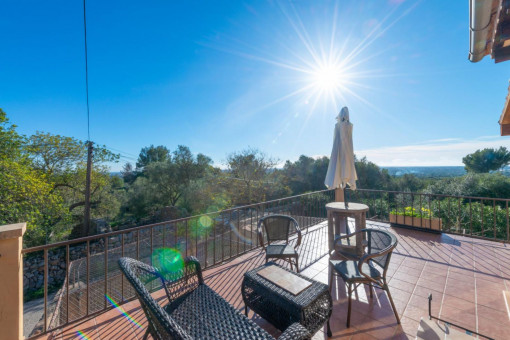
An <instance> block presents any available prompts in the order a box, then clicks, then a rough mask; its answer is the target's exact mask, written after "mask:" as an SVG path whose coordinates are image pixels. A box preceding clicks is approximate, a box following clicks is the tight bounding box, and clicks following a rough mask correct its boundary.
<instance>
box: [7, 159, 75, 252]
mask: <svg viewBox="0 0 510 340" xmlns="http://www.w3.org/2000/svg"><path fill="white" fill-rule="evenodd" d="M68 217H69V214H68V213H67V209H66V208H65V207H64V205H63V201H62V198H61V197H60V196H59V195H58V194H56V193H55V192H54V191H53V188H52V186H51V184H50V183H48V182H47V181H46V178H45V176H43V175H41V174H40V173H39V172H38V171H34V170H32V169H31V168H30V167H28V166H26V165H25V164H20V163H16V162H12V161H9V160H0V225H3V224H11V223H19V222H27V233H26V234H25V236H24V237H23V242H24V244H25V246H35V245H39V244H44V243H47V242H49V241H56V240H59V239H60V238H61V237H60V236H61V234H62V233H65V230H62V228H57V227H56V225H57V223H58V222H60V224H59V225H58V226H60V227H62V226H63V225H64V224H65V223H66V222H68Z"/></svg>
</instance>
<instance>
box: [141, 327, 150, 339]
mask: <svg viewBox="0 0 510 340" xmlns="http://www.w3.org/2000/svg"><path fill="white" fill-rule="evenodd" d="M148 336H149V327H147V330H146V331H145V334H144V335H143V339H142V340H147V339H148Z"/></svg>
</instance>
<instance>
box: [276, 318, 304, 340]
mask: <svg viewBox="0 0 510 340" xmlns="http://www.w3.org/2000/svg"><path fill="white" fill-rule="evenodd" d="M311 337H312V335H311V334H310V332H309V331H308V330H307V329H306V328H305V327H303V326H302V325H301V324H300V323H298V322H294V323H293V324H292V325H290V326H289V327H288V328H287V329H286V330H285V332H283V333H282V335H280V337H279V338H278V340H306V339H310V338H311Z"/></svg>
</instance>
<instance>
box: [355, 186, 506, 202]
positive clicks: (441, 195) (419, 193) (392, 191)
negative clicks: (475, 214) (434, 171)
mask: <svg viewBox="0 0 510 340" xmlns="http://www.w3.org/2000/svg"><path fill="white" fill-rule="evenodd" d="M349 190H351V189H349ZM352 191H354V190H352ZM355 191H370V192H384V193H388V194H404V195H423V196H435V197H444V198H463V199H473V200H484V201H501V202H510V198H496V197H478V196H457V195H444V194H432V193H426V192H412V191H394V190H380V189H360V188H358V189H356V190H355Z"/></svg>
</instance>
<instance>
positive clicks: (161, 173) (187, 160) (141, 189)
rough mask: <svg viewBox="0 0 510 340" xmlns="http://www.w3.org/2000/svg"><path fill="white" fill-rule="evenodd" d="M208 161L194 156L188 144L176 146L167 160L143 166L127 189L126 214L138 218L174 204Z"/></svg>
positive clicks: (207, 165)
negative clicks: (140, 173)
mask: <svg viewBox="0 0 510 340" xmlns="http://www.w3.org/2000/svg"><path fill="white" fill-rule="evenodd" d="M172 156H173V157H172ZM210 163H211V159H210V158H209V157H207V156H205V155H202V154H199V155H198V156H196V157H195V156H193V154H192V153H191V151H190V149H189V148H188V147H186V146H182V145H179V146H178V148H177V150H175V151H174V152H173V153H171V154H170V153H169V157H168V158H166V160H164V161H158V162H151V163H149V164H147V165H146V166H145V167H144V173H143V176H139V177H138V178H136V180H135V181H134V183H133V185H132V186H131V187H130V189H129V192H128V201H127V202H126V205H125V208H124V211H125V213H126V214H130V215H133V216H134V217H135V218H141V217H147V216H150V215H154V214H155V213H156V212H157V211H159V210H161V209H162V208H165V207H168V206H177V204H178V203H179V202H180V201H181V199H182V197H183V195H184V194H185V193H186V192H187V190H188V189H189V188H190V187H191V186H192V185H193V184H194V183H195V182H196V181H199V180H200V179H202V178H203V177H204V176H205V174H206V172H207V171H208V169H209V167H210ZM188 197H189V195H188Z"/></svg>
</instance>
